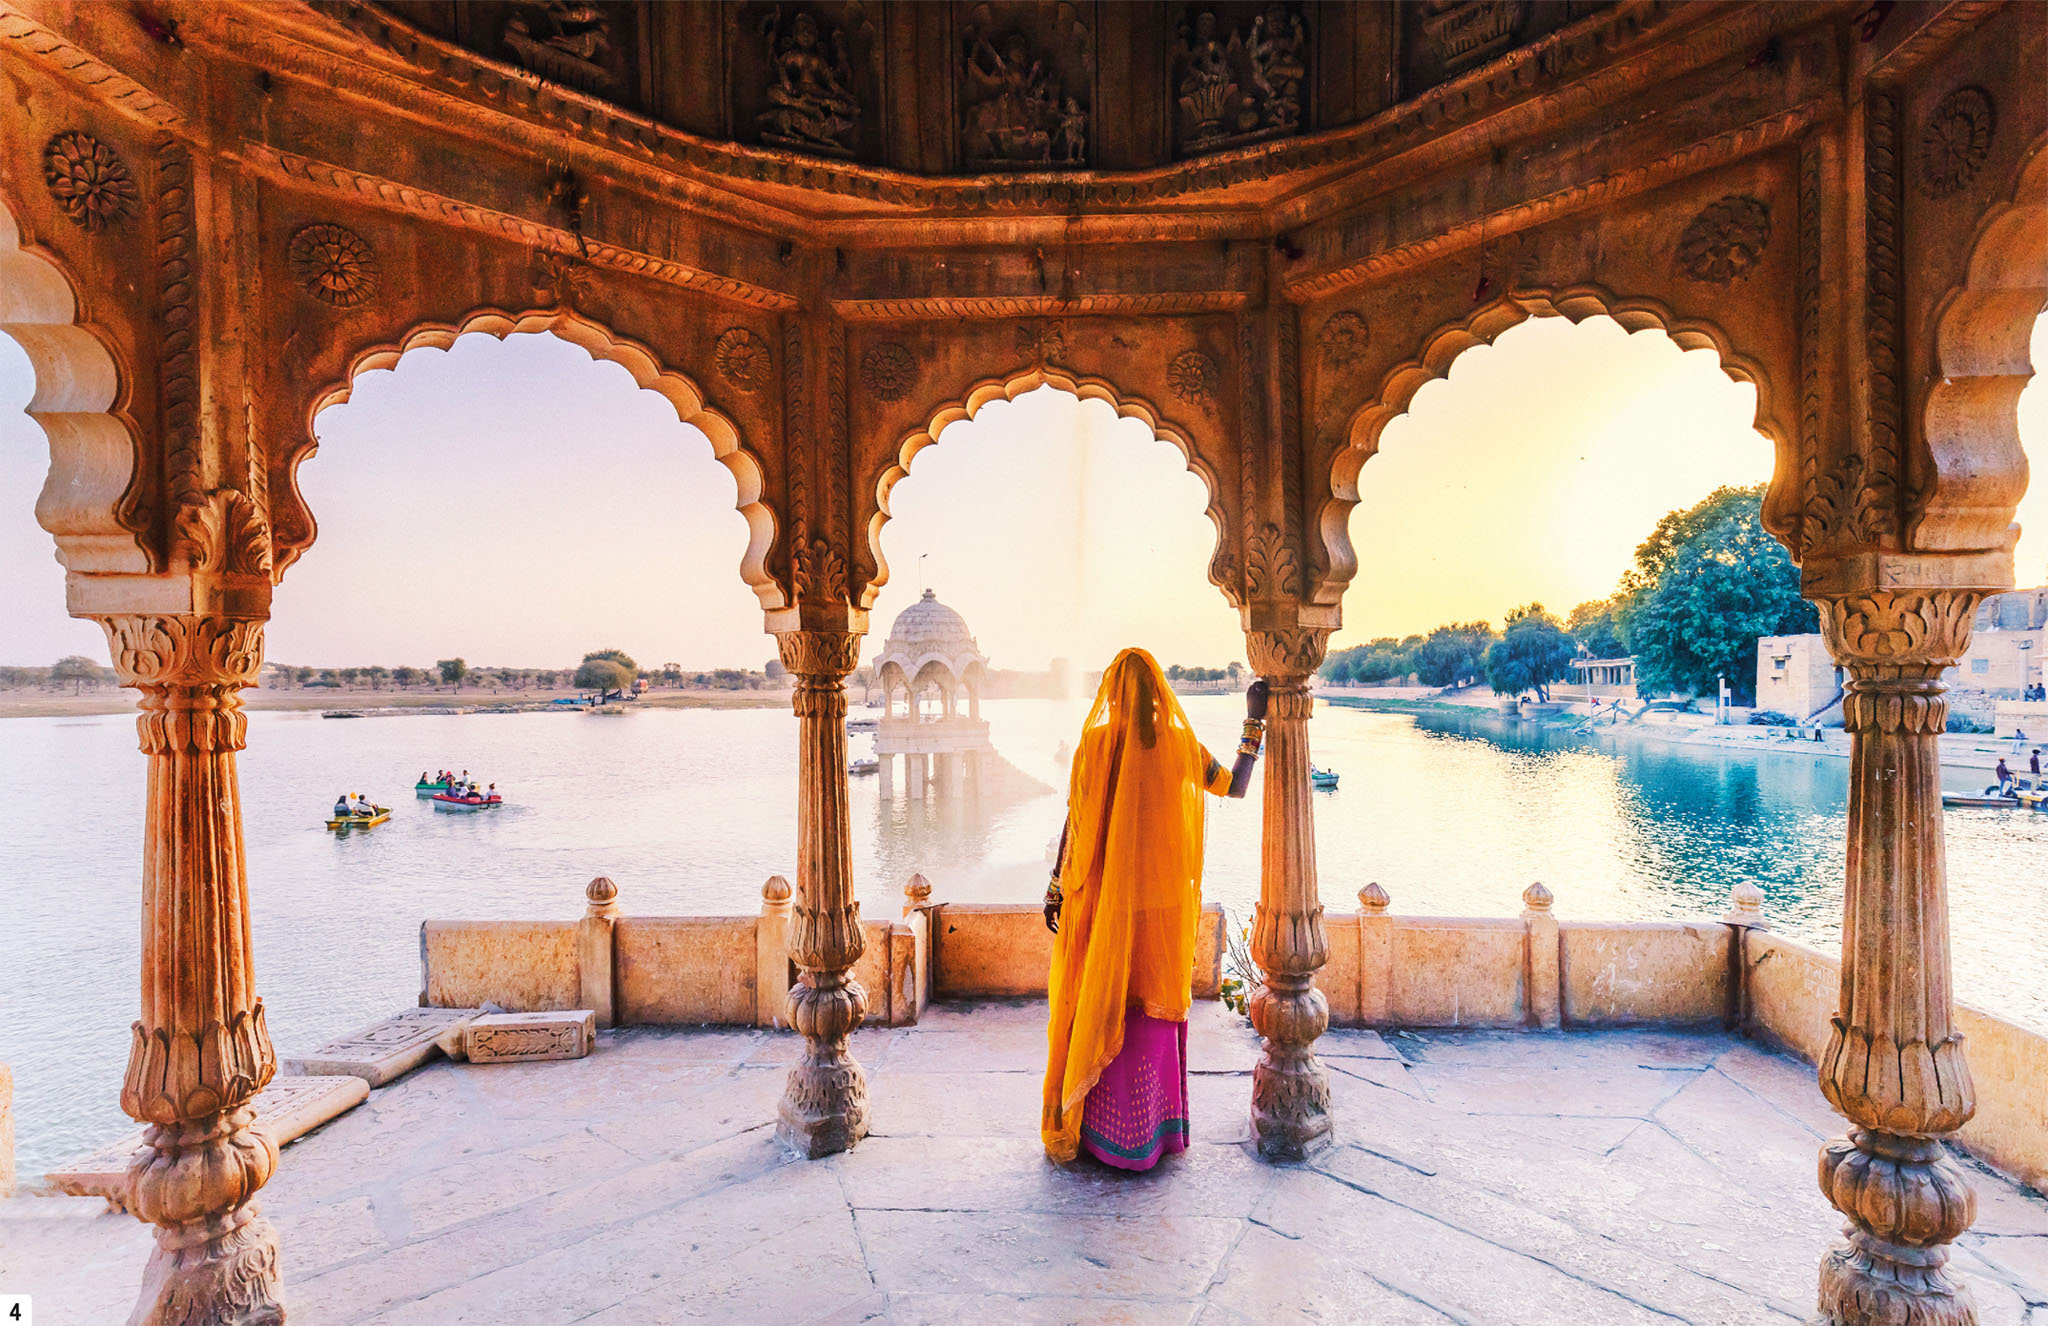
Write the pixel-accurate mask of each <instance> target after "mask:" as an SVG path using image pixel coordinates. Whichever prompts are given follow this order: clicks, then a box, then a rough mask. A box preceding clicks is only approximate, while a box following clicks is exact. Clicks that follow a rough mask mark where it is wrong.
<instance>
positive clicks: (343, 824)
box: [327, 806, 391, 832]
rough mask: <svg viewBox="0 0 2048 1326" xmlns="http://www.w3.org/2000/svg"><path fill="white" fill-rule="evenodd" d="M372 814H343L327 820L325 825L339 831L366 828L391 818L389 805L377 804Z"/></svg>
mask: <svg viewBox="0 0 2048 1326" xmlns="http://www.w3.org/2000/svg"><path fill="white" fill-rule="evenodd" d="M375 810H376V812H377V813H376V814H374V815H343V816H340V817H339V818H337V819H331V820H329V821H327V827H328V828H330V829H333V830H335V831H336V832H340V831H341V830H343V829H367V828H369V827H370V826H371V825H373V824H382V823H383V822H384V821H385V820H388V819H390V818H391V807H389V806H377V807H375Z"/></svg>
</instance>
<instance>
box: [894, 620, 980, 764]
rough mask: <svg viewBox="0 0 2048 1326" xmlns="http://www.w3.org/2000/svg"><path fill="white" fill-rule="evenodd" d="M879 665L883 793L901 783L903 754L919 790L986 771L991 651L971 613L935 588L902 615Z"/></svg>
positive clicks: (904, 762) (897, 621)
mask: <svg viewBox="0 0 2048 1326" xmlns="http://www.w3.org/2000/svg"><path fill="white" fill-rule="evenodd" d="M874 667H875V680H876V681H877V682H879V683H880V684H881V688H882V699H883V711H884V712H883V717H882V720H881V724H880V727H879V729H878V730H877V731H876V733H875V755H876V757H877V758H878V759H879V760H880V761H881V776H882V791H883V794H884V795H889V794H892V793H893V792H894V790H895V781H896V778H895V775H896V769H895V765H896V757H897V756H899V755H900V756H902V757H903V775H904V785H905V787H906V789H907V790H908V791H909V793H910V795H911V796H912V797H922V796H923V795H924V794H925V788H926V786H927V785H928V784H930V783H933V782H936V783H937V784H938V785H939V786H940V787H942V788H951V789H956V790H957V789H959V788H961V787H963V786H964V785H965V783H966V780H967V779H968V778H969V777H975V778H979V777H980V776H981V775H982V773H983V771H984V769H985V766H986V762H987V756H988V755H989V754H990V753H991V751H992V750H993V747H991V746H990V744H989V739H988V723H987V722H986V721H985V720H984V719H983V718H982V716H981V688H982V685H983V683H984V682H986V681H987V679H988V656H987V655H986V654H983V653H982V652H981V647H980V646H979V645H977V644H976V643H975V640H974V634H973V632H971V631H969V630H968V629H967V619H966V618H964V617H962V616H961V615H960V614H959V613H957V612H955V611H954V610H953V609H951V608H949V607H947V606H946V605H945V604H943V603H941V602H939V600H938V597H937V596H936V595H934V594H933V593H932V591H931V590H929V589H927V590H926V591H925V592H924V595H923V597H921V598H920V599H918V601H917V602H915V603H913V604H911V605H910V606H909V607H907V608H905V609H904V610H903V611H902V613H901V614H900V615H898V616H897V618H896V623H895V625H893V626H891V627H890V628H889V638H888V640H887V642H885V643H884V645H883V646H882V654H881V657H879V658H877V659H876V660H875V664H874ZM899 702H900V703H899Z"/></svg>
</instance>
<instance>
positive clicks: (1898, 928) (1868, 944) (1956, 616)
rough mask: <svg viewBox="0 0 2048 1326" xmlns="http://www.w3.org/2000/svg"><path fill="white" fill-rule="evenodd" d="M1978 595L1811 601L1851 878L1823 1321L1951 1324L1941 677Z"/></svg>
mask: <svg viewBox="0 0 2048 1326" xmlns="http://www.w3.org/2000/svg"><path fill="white" fill-rule="evenodd" d="M1981 597H1982V595H1981V594H1979V593H1977V592H1975V591H1970V590H1929V591H1919V590H1896V591H1889V592H1878V593H1873V594H1868V595H1861V596H1852V597H1844V598H1834V599H1821V600H1818V602H1817V606H1818V607H1819V608H1820V616H1821V630H1822V632H1823V633H1824V634H1825V635H1826V637H1827V642H1828V648H1829V650H1830V652H1832V653H1833V654H1834V657H1835V662H1837V663H1838V664H1840V665H1841V666H1842V667H1844V668H1846V669H1847V670H1848V672H1849V682H1848V684H1847V686H1846V687H1845V688H1844V690H1845V695H1844V697H1843V701H1842V711H1843V721H1844V725H1845V726H1846V727H1847V728H1848V729H1849V735H1850V757H1849V853H1848V857H1849V860H1848V884H1847V889H1846V891H1845V896H1844V898H1843V906H1842V995H1841V1004H1840V1007H1839V1008H1838V1009H1837V1011H1836V1013H1835V1017H1834V1030H1833V1032H1832V1033H1831V1034H1830V1036H1829V1037H1828V1047H1827V1050H1826V1052H1825V1053H1824V1054H1823V1055H1822V1056H1821V1063H1820V1088H1821V1092H1822V1094H1823V1095H1825V1096H1826V1097H1827V1098H1828V1102H1829V1103H1830V1104H1832V1105H1833V1106H1834V1107H1835V1108H1836V1109H1837V1110H1840V1111H1841V1112H1842V1113H1843V1114H1844V1115H1846V1116H1847V1117H1848V1119H1849V1121H1850V1122H1851V1123H1852V1124H1853V1125H1854V1127H1853V1129H1852V1130H1851V1132H1850V1134H1849V1136H1847V1137H1840V1138H1836V1139H1835V1140H1834V1141H1832V1142H1829V1143H1828V1144H1827V1145H1826V1146H1825V1147H1824V1148H1823V1149H1822V1151H1821V1156H1820V1188H1821V1191H1822V1192H1823V1193H1825V1194H1826V1195H1827V1199H1828V1200H1829V1201H1830V1202H1832V1203H1833V1204H1834V1206H1835V1209H1836V1210H1838V1211H1840V1212H1841V1213H1842V1214H1843V1215H1844V1216H1846V1217H1848V1223H1847V1225H1846V1226H1845V1228H1844V1233H1845V1234H1846V1235H1847V1236H1848V1241H1847V1243H1846V1244H1845V1245H1841V1246H1837V1247H1836V1248H1834V1249H1832V1250H1831V1251H1830V1252H1829V1253H1828V1254H1827V1256H1826V1258H1825V1259H1824V1260H1823V1261H1822V1262H1821V1268H1820V1311H1821V1319H1822V1320H1823V1321H1826V1322H1829V1323H1833V1324H1834V1326H1963V1323H1973V1322H1975V1321H1976V1319H1977V1315H1976V1309H1975V1307H1974V1306H1973V1305H1972V1304H1971V1301H1970V1295H1969V1291H1968V1290H1967V1289H1966V1288H1964V1286H1963V1285H1962V1284H1960V1283H1959V1282H1957V1281H1956V1280H1954V1279H1952V1278H1951V1277H1950V1276H1949V1274H1948V1272H1947V1270H1946V1269H1945V1263H1946V1262H1947V1261H1948V1255H1949V1244H1951V1243H1952V1242H1954V1241H1955V1238H1956V1236H1957V1235H1959V1234H1961V1233H1962V1232H1963V1231H1964V1230H1965V1229H1967V1228H1969V1226H1970V1222H1971V1221H1972V1220H1973V1219H1975V1218H1976V1207H1977V1202H1976V1197H1975V1195H1974V1194H1973V1193H1972V1192H1971V1191H1970V1187H1969V1184H1968V1182H1967V1181H1966V1180H1965V1179H1964V1177H1963V1173H1962V1171H1961V1169H1960V1168H1958V1167H1957V1165H1956V1163H1955V1162H1954V1161H1952V1160H1950V1159H1949V1158H1948V1156H1947V1154H1946V1153H1945V1152H1944V1151H1943V1150H1942V1146H1941V1139H1942V1136H1943V1135H1944V1134H1947V1133H1952V1132H1954V1131H1955V1130H1956V1129H1958V1128H1960V1127H1961V1126H1962V1125H1963V1124H1964V1123H1965V1122H1966V1121H1967V1120H1968V1119H1969V1118H1970V1116H1971V1114H1972V1113H1974V1112H1975V1110H1976V1100H1975V1093H1974V1090H1973V1088H1972V1087H1971V1084H1970V1072H1969V1068H1968V1066H1967V1065H1965V1064H1964V1062H1963V1038H1962V1036H1961V1035H1960V1034H1959V1033H1958V1032H1957V1031H1956V1029H1955V1024H1954V1018H1953V1009H1952V1006H1951V1002H1950V991H1949V950H1948V899H1947V881H1946V879H1945V876H1944V863H1943V857H1942V836H1941V834H1942V826H1941V752H1940V748H1939V746H1938V744H1937V743H1938V739H1939V736H1940V734H1941V732H1942V730H1943V728H1944V727H1945V726H1946V724H1947V718H1948V701H1947V700H1946V699H1945V698H1944V696H1943V691H1944V689H1945V688H1944V687H1943V685H1942V682H1941V673H1942V670H1943V669H1944V668H1946V667H1949V666H1952V665H1953V664H1954V663H1955V661H1956V659H1957V658H1958V657H1959V656H1960V655H1961V654H1962V653H1963V651H1964V650H1965V649H1966V648H1968V646H1969V642H1970V621H1971V616H1972V614H1974V613H1975V611H1976V608H1977V603H1978V600H1979V599H1980V598H1981Z"/></svg>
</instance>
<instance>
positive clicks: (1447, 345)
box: [1315, 285, 1798, 603]
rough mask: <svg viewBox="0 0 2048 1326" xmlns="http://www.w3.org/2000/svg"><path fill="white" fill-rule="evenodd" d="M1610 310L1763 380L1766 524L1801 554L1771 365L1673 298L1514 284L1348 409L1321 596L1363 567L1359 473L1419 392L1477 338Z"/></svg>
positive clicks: (1793, 468) (1785, 432) (1320, 523)
mask: <svg viewBox="0 0 2048 1326" xmlns="http://www.w3.org/2000/svg"><path fill="white" fill-rule="evenodd" d="M1601 315H1604V316H1606V317H1610V318H1613V319H1614V320H1615V321H1616V322H1618V323H1620V324H1621V325H1622V327H1623V328H1625V329H1626V330H1628V331H1631V332H1637V331H1647V330H1650V329H1653V328H1654V329H1656V330H1658V331H1662V332H1664V333H1665V334H1666V335H1668V336H1669V337H1670V338H1671V339H1672V340H1673V341H1675V342H1677V343H1678V345H1679V347H1680V348H1682V349H1686V350H1712V351H1714V352H1715V353H1716V354H1717V355H1718V356H1720V360H1721V371H1722V372H1724V373H1726V374H1727V375H1728V376H1729V378H1731V379H1732V380H1734V381H1736V382H1747V383H1749V384H1750V385H1752V386H1754V387H1755V388H1756V420H1755V427H1756V430H1757V431H1758V432H1760V433H1762V434H1763V435H1764V436H1765V437H1767V438H1769V439H1770V441H1771V447H1772V453H1773V458H1774V459H1773V466H1772V471H1771V483H1770V487H1769V489H1768V490H1767V491H1766V494H1765V497H1764V523H1765V525H1766V527H1768V528H1769V529H1770V530H1771V532H1772V533H1773V534H1775V535H1776V536H1777V537H1778V539H1779V540H1780V541H1781V542H1785V543H1786V545H1787V547H1788V548H1790V549H1791V551H1792V554H1793V556H1794V558H1795V559H1796V558H1797V556H1798V548H1797V546H1796V540H1793V539H1790V538H1788V535H1789V534H1791V533H1793V532H1794V531H1795V527H1796V523H1797V521H1796V516H1794V515H1793V514H1792V510H1793V506H1794V504H1795V503H1796V501H1797V497H1798V494H1797V492H1796V491H1794V490H1795V488H1796V485H1795V484H1793V483H1792V482H1791V478H1792V476H1794V475H1796V474H1797V472H1798V465H1797V456H1796V449H1795V441H1794V439H1795V438H1796V437H1797V430H1796V428H1795V427H1794V426H1793V425H1792V424H1790V423H1789V422H1788V421H1787V420H1785V419H1784V418H1783V417H1782V416H1781V415H1780V414H1779V412H1778V409H1777V406H1776V403H1775V398H1774V396H1773V393H1772V390H1771V383H1770V379H1769V376H1768V374H1767V373H1766V372H1765V369H1764V366H1763V365H1762V364H1761V363H1759V362H1758V361H1757V360H1755V359H1752V358H1749V357H1748V356H1746V355H1743V354H1741V353H1739V352H1738V351H1737V350H1736V348H1735V345H1734V342H1733V341H1731V340H1730V338H1729V337H1728V335H1727V334H1726V333H1725V332H1723V331H1722V330H1721V329H1720V328H1719V327H1717V326H1715V325H1714V324H1713V323H1711V322H1707V321H1704V320H1701V319H1694V318H1686V317H1682V316H1680V315H1679V314H1677V313H1676V312H1674V311H1673V310H1672V309H1671V307H1670V306H1669V305H1666V304H1663V303H1660V302H1658V301H1657V300H1654V299H1648V298H1639V297H1628V298H1624V297H1622V296H1618V295H1615V294H1613V293H1612V292H1610V291H1608V290H1606V289H1604V288H1602V287H1600V286H1597V285H1576V286H1570V287H1566V288H1563V289H1559V290H1542V289H1520V290H1515V291H1511V292H1509V293H1508V294H1505V295H1503V296H1502V297H1501V298H1499V299H1497V300H1495V301H1493V302H1492V303H1490V304H1487V305H1485V306H1484V307H1482V308H1480V309H1477V310H1475V311H1474V312H1473V313H1472V314H1471V315H1470V316H1469V317H1466V318H1463V319H1460V320H1458V321H1455V322H1450V323H1446V324H1444V325H1443V326H1441V327H1439V328H1437V329H1436V330H1435V331H1434V332H1431V333H1430V334H1429V335H1428V336H1427V337H1425V338H1424V339H1423V343H1422V348H1421V350H1420V352H1419V353H1418V354H1417V355H1416V357H1415V358H1413V359H1409V360H1405V361H1403V362H1402V363H1400V364H1397V365H1395V367H1394V368H1393V369H1392V370H1391V371H1389V372H1388V373H1387V375H1386V377H1385V378H1383V379H1382V380H1381V382H1380V387H1379V390H1378V391H1377V392H1375V393H1374V394H1373V396H1372V397H1371V398H1370V399H1368V400H1367V401H1366V402H1365V403H1364V404H1363V405H1361V406H1359V407H1358V409H1357V410H1356V411H1354V412H1353V413H1352V415H1351V418H1350V420H1349V421H1348V422H1347V423H1346V425H1345V427H1344V430H1343V434H1342V436H1343V438H1344V443H1343V445H1342V446H1340V447H1339V448H1338V449H1337V453H1336V455H1335V456H1334V457H1332V459H1331V463H1330V476H1329V479H1330V496H1329V497H1328V498H1327V499H1326V500H1325V501H1324V503H1323V505H1322V509H1321V511H1320V512H1319V514H1318V517H1317V527H1318V531H1319V533H1320V536H1321V538H1322V543H1323V550H1324V553H1325V556H1326V558H1327V561H1328V570H1327V571H1326V572H1325V573H1324V575H1323V576H1322V578H1321V579H1320V581H1319V582H1318V583H1317V585H1316V600H1315V601H1316V602H1318V603H1336V602H1338V601H1339V600H1340V599H1341V598H1342V596H1343V593H1344V589H1345V586H1347V585H1349V584H1350V583H1351V579H1352V577H1353V576H1354V575H1356V574H1357V571H1358V558H1357V554H1356V553H1355V552H1354V551H1353V549H1352V547H1351V531H1350V524H1351V511H1352V508H1354V507H1356V506H1357V505H1358V475H1359V471H1360V470H1361V469H1362V468H1363V467H1364V465H1365V463H1366V461H1368V460H1370V459H1372V457H1373V456H1374V455H1376V454H1377V453H1378V451H1379V445H1380V435H1381V434H1382V433H1384V432H1385V431H1386V427H1387V425H1388V424H1390V423H1392V422H1393V421H1394V420H1395V419H1397V418H1399V417H1400V416H1401V415H1403V414H1406V413H1407V412H1408V407H1409V406H1410V405H1411V404H1412V403H1413V402H1414V400H1415V393H1416V392H1418V391H1420V390H1422V388H1423V387H1424V386H1425V385H1427V384H1429V383H1431V382H1434V381H1436V380H1437V379H1439V378H1444V377H1447V376H1449V374H1450V371H1451V363H1452V361H1453V360H1455V359H1456V358H1457V357H1458V356H1459V355H1461V354H1463V353H1464V352H1465V351H1467V350H1469V349H1471V348H1472V347H1473V346H1475V345H1491V344H1492V343H1493V342H1494V341H1495V340H1497V339H1498V338H1499V337H1500V335H1501V333H1502V332H1505V331H1506V330H1508V329H1509V328H1510V327H1515V326H1519V325H1520V324H1522V323H1524V322H1527V321H1528V320H1530V319H1531V318H1539V317H1562V318H1567V319H1569V320H1571V321H1572V322H1575V323H1577V322H1584V321H1585V320H1586V319H1587V318H1590V317H1595V316H1601Z"/></svg>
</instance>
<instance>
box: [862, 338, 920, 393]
mask: <svg viewBox="0 0 2048 1326" xmlns="http://www.w3.org/2000/svg"><path fill="white" fill-rule="evenodd" d="M916 376H917V361H916V360H914V359H912V358H911V357H910V351H908V350H906V349H904V348H903V347H902V346H901V345H898V344H897V343H896V342H894V341H884V342H883V343H882V344H880V345H878V346H876V347H874V348H873V349H872V350H869V351H868V352H867V353H866V354H864V355H862V356H861V357H860V383H861V385H862V386H863V387H866V388H867V389H868V391H869V392H870V393H871V394H872V395H873V396H874V397H875V398H876V399H877V400H884V401H900V400H902V399H903V398H904V397H905V396H907V395H909V394H910V384H911V382H912V380H913V379H915V378H916Z"/></svg>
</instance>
